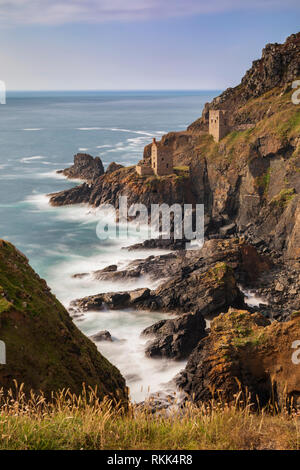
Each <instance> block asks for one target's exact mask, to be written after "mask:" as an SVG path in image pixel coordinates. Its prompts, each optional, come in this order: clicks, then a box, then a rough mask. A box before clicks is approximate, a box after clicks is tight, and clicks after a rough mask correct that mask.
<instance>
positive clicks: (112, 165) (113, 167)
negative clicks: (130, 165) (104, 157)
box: [105, 162, 124, 174]
mask: <svg viewBox="0 0 300 470" xmlns="http://www.w3.org/2000/svg"><path fill="white" fill-rule="evenodd" d="M121 168H124V166H123V165H120V164H119V163H116V162H111V163H110V164H109V165H108V167H107V170H106V172H105V173H107V174H109V173H113V172H114V171H117V170H120V169H121Z"/></svg>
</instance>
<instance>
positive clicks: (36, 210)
mask: <svg viewBox="0 0 300 470" xmlns="http://www.w3.org/2000/svg"><path fill="white" fill-rule="evenodd" d="M219 93H220V91H218V90H213V91H114V92H111V91H90V92H87V91H84V92H80V91H78V92H65V91H64V92H63V91H61V92H10V93H8V94H7V97H6V104H5V105H0V238H3V239H6V240H9V241H10V242H12V243H13V244H14V245H15V246H16V247H17V248H18V249H19V250H21V251H22V252H23V253H24V254H25V255H26V256H27V257H28V259H29V261H30V264H31V266H32V267H33V268H34V269H35V270H36V271H37V273H38V274H39V275H40V276H41V277H42V278H44V279H45V280H46V281H47V283H48V285H49V287H50V288H51V290H52V292H53V293H54V294H55V295H56V296H57V298H58V299H59V300H60V301H61V302H62V303H63V304H64V305H65V306H66V307H67V308H68V306H69V304H70V302H71V301H72V300H73V299H76V298H79V297H83V296H86V295H92V294H97V293H101V292H109V291H119V290H126V289H135V288H137V287H151V288H153V287H156V286H157V285H158V284H159V281H156V282H150V281H149V279H145V278H142V279H139V280H135V281H134V283H132V282H129V281H122V282H108V281H96V280H94V279H93V277H92V276H86V277H84V278H78V277H77V278H74V277H73V275H74V274H78V273H91V272H92V271H94V270H98V269H101V268H104V267H105V266H107V265H110V264H117V265H118V267H119V268H122V267H125V266H126V265H127V264H128V263H129V262H130V261H131V260H133V259H135V258H137V257H138V258H145V257H147V256H149V255H150V254H154V253H153V251H151V252H150V251H147V250H144V251H140V252H138V253H137V252H134V251H130V252H129V251H127V250H122V247H124V246H127V245H130V244H132V243H136V242H139V241H142V240H143V239H144V238H145V235H144V234H143V232H142V231H141V232H139V233H138V232H137V231H136V230H130V231H129V232H130V238H129V239H126V240H124V239H122V238H119V239H117V240H110V239H108V240H106V241H104V240H100V239H99V238H98V237H97V234H96V226H97V223H98V222H99V217H100V215H99V212H98V211H97V210H94V209H92V208H91V207H89V206H86V205H76V206H75V205H73V206H66V207H55V208H53V207H51V206H50V205H49V203H48V201H49V198H48V196H47V195H48V194H49V193H53V192H57V191H60V190H63V189H67V188H71V187H73V186H75V185H77V184H80V183H81V182H80V181H74V180H72V181H71V180H67V179H66V178H65V177H64V176H62V175H59V174H57V173H56V172H57V170H59V169H63V168H66V167H68V166H70V165H72V163H73V156H74V154H76V153H78V152H81V153H89V154H91V155H93V156H100V157H101V159H102V162H103V164H104V167H107V166H108V165H109V163H110V162H112V161H115V162H118V163H121V164H122V165H134V164H135V163H137V162H138V161H139V160H140V159H141V158H142V155H143V148H144V146H145V145H147V144H148V143H149V142H151V139H152V137H156V138H157V139H160V138H161V136H162V135H163V134H165V133H167V132H170V131H180V130H184V129H186V127H187V126H188V125H189V124H190V123H191V122H193V121H194V120H195V119H197V118H198V117H200V116H201V113H202V109H203V106H204V104H205V103H206V102H208V101H211V100H212V98H213V97H214V96H217V95H218V94H219ZM159 253H160V254H161V253H162V252H161V251H160V252H159ZM164 318H170V316H169V315H167V314H166V313H162V312H136V311H132V310H120V311H110V310H105V311H100V312H99V311H98V312H96V311H95V312H93V311H91V312H87V313H85V314H84V315H83V316H82V317H80V318H78V319H76V320H75V322H76V324H77V326H78V328H79V329H80V330H82V331H83V332H84V333H85V334H86V335H87V336H90V335H93V334H95V333H97V332H99V331H101V330H108V331H109V332H110V333H111V335H112V338H113V341H112V342H101V343H97V347H98V349H99V351H100V352H101V353H102V354H104V355H105V356H106V357H107V358H108V359H109V360H110V361H111V362H112V363H113V364H114V365H116V366H117V367H118V368H119V369H120V371H121V373H122V374H123V375H124V377H125V378H126V381H127V385H128V386H129V389H130V396H131V399H132V400H133V401H136V402H139V401H141V400H144V399H145V398H147V396H148V395H149V394H151V393H155V392H158V391H161V390H170V388H172V385H170V381H171V380H172V379H173V377H174V376H175V375H176V374H177V373H178V372H179V371H180V370H181V369H182V368H183V367H184V365H185V362H184V361H179V362H174V361H171V360H166V359H150V358H147V357H146V356H145V352H144V350H145V342H146V340H145V339H144V338H141V336H140V334H141V331H142V330H143V329H144V328H145V327H147V326H150V325H151V324H153V323H155V322H156V321H159V320H161V319H164Z"/></svg>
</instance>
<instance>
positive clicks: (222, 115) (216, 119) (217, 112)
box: [209, 109, 229, 142]
mask: <svg viewBox="0 0 300 470" xmlns="http://www.w3.org/2000/svg"><path fill="white" fill-rule="evenodd" d="M228 132H229V131H228V126H227V119H226V111H225V110H222V109H211V110H210V111H209V133H210V134H211V135H212V136H213V138H214V140H215V142H219V141H220V140H221V139H223V137H225V135H226V134H228Z"/></svg>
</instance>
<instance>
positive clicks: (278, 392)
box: [177, 309, 300, 406]
mask: <svg viewBox="0 0 300 470" xmlns="http://www.w3.org/2000/svg"><path fill="white" fill-rule="evenodd" d="M299 338H300V314H299V312H298V313H295V314H294V315H293V316H292V319H291V320H290V321H288V322H283V323H279V322H276V321H275V322H273V323H272V324H270V323H269V322H268V320H266V319H265V318H264V317H263V316H262V315H261V314H258V313H255V314H250V313H249V312H247V311H239V310H232V309H231V310H229V312H228V313H225V314H221V315H219V316H218V317H216V318H215V319H214V320H213V321H212V322H211V332H210V334H209V335H208V336H206V337H205V338H203V339H202V340H201V341H200V342H199V344H198V346H197V347H196V348H195V349H194V351H193V352H192V354H191V355H190V357H189V360H188V363H187V366H186V368H185V370H184V371H183V372H182V373H181V374H180V375H179V376H178V377H177V384H178V385H179V386H180V387H181V388H183V390H184V391H185V392H186V393H187V394H188V395H189V396H190V398H192V399H193V400H195V401H196V402H203V401H209V400H211V399H212V398H216V397H217V398H218V397H219V398H221V397H222V399H223V400H224V401H226V402H233V401H235V400H236V397H237V395H238V393H239V392H242V393H243V395H241V397H240V398H241V400H245V395H246V394H249V395H250V400H251V401H252V402H253V403H257V402H259V404H260V405H265V404H267V403H268V402H269V401H270V402H277V403H278V404H279V405H280V406H284V405H285V404H286V402H288V403H290V404H291V403H292V402H293V403H294V405H297V404H299V400H300V349H299ZM297 348H298V349H297Z"/></svg>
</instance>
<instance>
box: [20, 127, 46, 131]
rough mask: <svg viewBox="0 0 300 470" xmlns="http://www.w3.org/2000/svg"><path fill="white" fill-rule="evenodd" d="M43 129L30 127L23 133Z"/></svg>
mask: <svg viewBox="0 0 300 470" xmlns="http://www.w3.org/2000/svg"><path fill="white" fill-rule="evenodd" d="M41 130H42V127H28V128H26V129H22V131H41Z"/></svg>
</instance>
